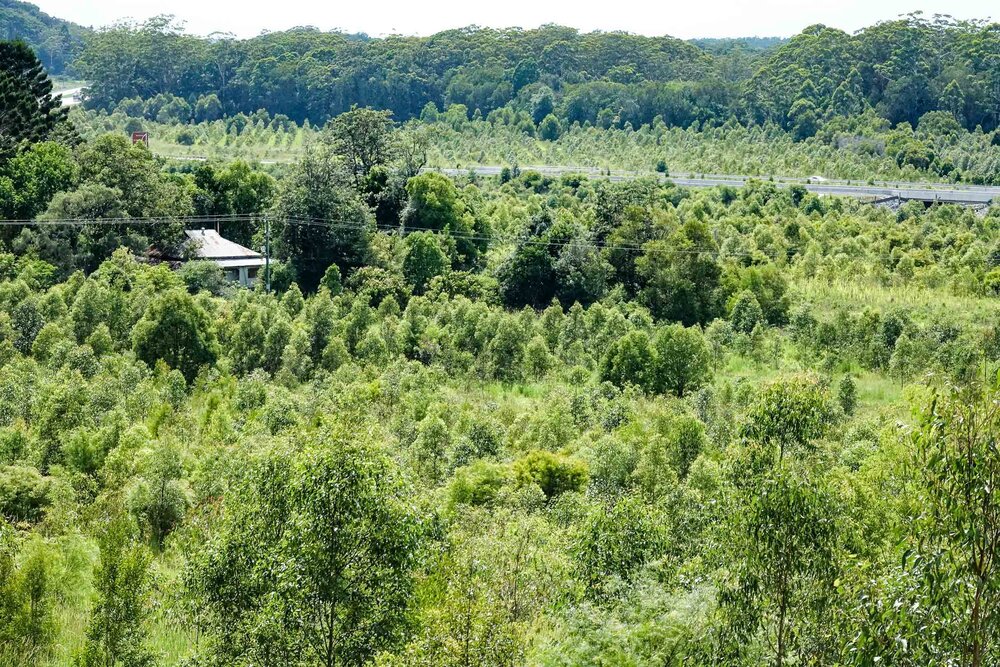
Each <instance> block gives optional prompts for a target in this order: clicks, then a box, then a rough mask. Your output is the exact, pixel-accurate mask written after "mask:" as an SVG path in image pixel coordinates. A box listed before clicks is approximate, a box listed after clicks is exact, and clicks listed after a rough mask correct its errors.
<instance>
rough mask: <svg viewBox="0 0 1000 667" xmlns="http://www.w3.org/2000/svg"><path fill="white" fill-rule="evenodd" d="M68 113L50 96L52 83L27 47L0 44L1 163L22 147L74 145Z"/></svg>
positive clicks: (74, 139)
mask: <svg viewBox="0 0 1000 667" xmlns="http://www.w3.org/2000/svg"><path fill="white" fill-rule="evenodd" d="M68 113H69V109H68V108H66V107H63V106H62V101H61V100H60V98H59V97H53V96H52V82H51V81H50V80H49V77H48V74H46V73H45V69H44V68H43V67H42V63H41V62H39V60H38V58H37V57H35V54H34V52H33V51H32V50H31V48H30V47H28V45H27V44H25V43H24V42H21V41H0V159H4V158H7V157H10V156H11V155H12V154H14V153H15V152H16V151H17V150H18V149H19V148H20V147H21V146H22V145H23V144H25V143H36V142H39V141H45V140H47V139H60V140H63V141H65V142H67V143H74V142H75V141H76V136H75V131H73V129H72V127H71V126H70V125H69V122H68V120H67V114H68Z"/></svg>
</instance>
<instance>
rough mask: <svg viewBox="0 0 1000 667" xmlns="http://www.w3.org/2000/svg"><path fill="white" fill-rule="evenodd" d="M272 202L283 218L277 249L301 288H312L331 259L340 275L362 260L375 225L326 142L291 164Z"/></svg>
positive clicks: (310, 289) (366, 256)
mask: <svg viewBox="0 0 1000 667" xmlns="http://www.w3.org/2000/svg"><path fill="white" fill-rule="evenodd" d="M275 208H276V214H277V215H276V217H277V218H278V219H279V220H281V221H283V223H284V224H283V226H282V228H281V240H280V245H279V251H280V254H281V256H282V257H283V258H286V259H288V261H289V262H290V264H291V265H292V267H293V268H294V270H295V275H296V277H297V280H298V282H299V285H300V286H301V287H302V288H303V289H305V290H306V291H312V290H315V289H316V287H317V286H318V285H319V283H320V279H321V278H322V277H323V274H324V272H325V271H326V269H327V267H329V266H330V265H331V264H336V265H337V266H338V267H339V269H340V271H341V274H342V275H343V274H346V273H350V272H351V271H352V270H353V269H356V268H358V267H360V266H362V265H364V263H365V261H366V259H367V258H368V253H369V251H370V244H371V238H372V231H373V227H374V220H373V218H372V213H371V210H370V209H369V208H368V207H367V206H366V205H365V203H364V202H363V201H361V198H360V196H359V195H358V193H357V192H356V191H355V190H354V189H353V188H352V186H351V184H350V176H349V174H348V173H347V172H346V171H345V169H344V166H343V163H342V162H341V160H340V158H339V157H338V156H337V155H336V154H335V153H334V152H333V151H332V150H330V149H329V148H324V147H314V148H311V149H310V150H308V151H307V152H306V153H305V154H304V155H303V156H302V158H301V159H300V160H299V161H298V162H297V163H296V164H295V166H294V167H292V170H291V173H290V174H289V175H288V176H286V177H285V179H284V181H283V182H282V189H281V192H280V193H279V194H278V199H277V204H276V206H275Z"/></svg>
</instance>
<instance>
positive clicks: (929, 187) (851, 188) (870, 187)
mask: <svg viewBox="0 0 1000 667" xmlns="http://www.w3.org/2000/svg"><path fill="white" fill-rule="evenodd" d="M501 170H502V168H501V167H496V166H476V167H473V168H472V171H474V172H475V173H476V174H479V175H481V176H498V175H499V174H500V172H501ZM439 171H441V172H442V173H445V174H449V175H453V176H454V175H461V174H467V173H469V169H440V170H439ZM521 171H522V173H523V172H525V171H537V172H539V173H541V174H545V175H548V176H559V175H562V174H586V175H588V176H591V177H598V178H601V177H603V178H609V179H610V180H612V181H625V180H629V179H634V178H641V177H651V176H652V177H658V178H661V179H664V178H666V179H667V180H670V181H672V182H674V183H676V184H677V185H681V186H684V187H690V188H711V187H718V186H723V185H728V186H730V187H734V188H741V187H744V186H745V185H746V184H747V181H749V180H751V179H752V178H757V180H767V178H762V177H751V176H733V175H728V174H704V175H698V174H691V173H676V174H672V175H670V176H669V177H664V176H663V175H661V174H657V173H656V172H638V171H621V170H619V171H615V170H612V171H611V175H610V176H608V175H607V172H603V171H602V170H599V169H594V168H581V167H558V166H549V165H544V166H524V167H521ZM774 183H775V185H777V186H778V187H789V186H791V185H796V184H797V185H802V186H803V187H804V188H805V189H806V190H808V191H809V192H815V193H816V194H820V195H839V196H846V197H858V198H861V199H883V198H887V197H899V198H900V199H904V200H909V199H915V200H919V201H925V202H942V203H954V204H964V205H971V206H975V205H985V204H989V203H990V202H991V201H993V200H994V199H996V200H997V201H1000V187H998V186H982V185H955V184H952V183H889V182H878V183H875V184H859V183H852V182H849V181H843V180H830V179H821V178H816V177H814V178H811V179H806V178H791V177H781V178H775V179H774Z"/></svg>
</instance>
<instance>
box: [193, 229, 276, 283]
mask: <svg viewBox="0 0 1000 667" xmlns="http://www.w3.org/2000/svg"><path fill="white" fill-rule="evenodd" d="M184 233H185V234H186V235H187V237H188V240H187V244H186V249H187V251H188V254H189V255H190V256H191V257H193V258H195V259H203V260H207V261H210V262H215V263H216V264H217V265H219V266H220V267H221V268H222V270H223V271H224V272H225V274H226V280H229V281H231V282H234V283H235V282H238V283H239V284H240V285H243V286H244V287H253V286H254V283H256V282H257V270H258V269H260V268H261V267H262V266H264V256H263V255H261V254H260V253H258V252H254V251H253V250H250V248H244V247H243V246H241V245H240V244H239V243H233V242H232V241H230V240H228V239H224V238H222V237H221V236H219V232H217V231H215V230H214V229H187V230H185V231H184Z"/></svg>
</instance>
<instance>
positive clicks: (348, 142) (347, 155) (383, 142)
mask: <svg viewBox="0 0 1000 667" xmlns="http://www.w3.org/2000/svg"><path fill="white" fill-rule="evenodd" d="M327 130H328V131H329V133H330V138H331V141H332V144H333V146H334V149H335V150H336V151H337V153H339V154H340V155H343V156H344V159H345V160H346V162H347V170H348V172H349V173H350V174H351V176H352V177H353V178H354V186H355V187H356V188H360V186H361V183H362V182H363V181H364V180H365V179H366V178H367V177H368V174H369V173H371V171H372V169H373V168H375V167H379V166H385V165H387V164H389V163H390V162H391V161H392V159H393V158H394V156H395V151H396V148H397V141H396V135H395V124H394V123H393V122H392V112H391V111H375V110H374V109H369V108H364V109H362V108H358V107H357V106H356V105H355V106H352V107H351V110H350V111H347V112H345V113H342V114H340V115H339V116H337V117H336V118H333V119H332V120H330V122H329V123H328V124H327Z"/></svg>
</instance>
